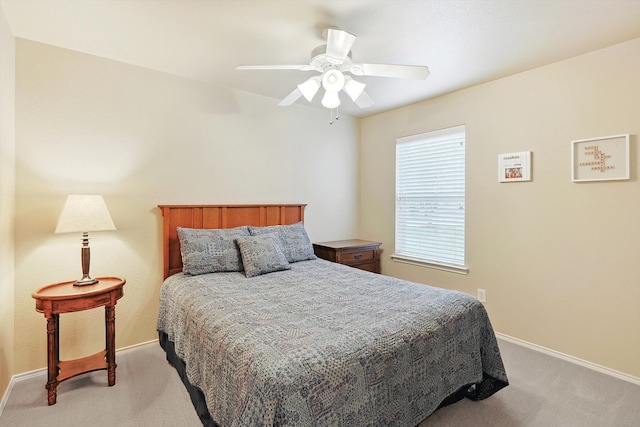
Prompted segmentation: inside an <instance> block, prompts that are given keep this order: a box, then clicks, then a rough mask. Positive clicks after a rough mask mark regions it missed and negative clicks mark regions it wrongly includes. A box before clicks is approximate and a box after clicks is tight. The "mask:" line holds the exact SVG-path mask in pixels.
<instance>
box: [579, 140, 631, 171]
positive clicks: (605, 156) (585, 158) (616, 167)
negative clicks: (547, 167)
mask: <svg viewBox="0 0 640 427" xmlns="http://www.w3.org/2000/svg"><path fill="white" fill-rule="evenodd" d="M621 179H629V134H626V135H614V136H605V137H601V138H590V139H580V140H577V141H572V142H571V180H572V181H573V182H582V181H609V180H621Z"/></svg>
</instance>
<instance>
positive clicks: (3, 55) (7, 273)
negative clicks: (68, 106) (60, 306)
mask: <svg viewBox="0 0 640 427" xmlns="http://www.w3.org/2000/svg"><path fill="white" fill-rule="evenodd" d="M14 40H15V39H14V37H13V34H12V33H11V29H10V28H9V24H8V23H7V20H6V18H5V16H4V12H3V11H2V9H0V254H2V255H0V396H2V395H3V394H4V391H5V390H6V388H7V386H8V384H9V380H10V378H11V374H12V371H13V361H14V354H13V342H14V335H13V316H14V288H13V280H14V243H15V240H14V232H13V230H14V228H13V224H14V212H15V41H14Z"/></svg>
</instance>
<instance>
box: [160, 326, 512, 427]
mask: <svg viewBox="0 0 640 427" xmlns="http://www.w3.org/2000/svg"><path fill="white" fill-rule="evenodd" d="M158 338H159V341H160V346H161V347H162V348H163V349H164V351H165V353H166V354H167V361H168V362H169V363H171V365H173V367H174V368H175V369H176V371H178V375H180V379H182V382H183V383H184V386H185V387H186V389H187V391H188V392H189V396H190V397H191V403H193V407H194V408H195V410H196V413H197V414H198V417H199V418H200V421H202V425H203V426H205V427H221V426H220V424H218V423H216V422H215V421H214V420H213V419H212V418H211V414H209V410H208V409H207V402H206V401H205V398H204V394H203V393H202V390H200V389H199V388H198V387H196V386H194V385H193V384H191V383H190V382H189V379H188V378H187V371H186V364H185V362H184V360H182V359H181V358H180V357H179V356H178V355H177V354H176V352H175V348H174V344H173V342H172V341H171V340H169V337H168V336H167V334H166V333H164V332H162V331H158ZM500 383H502V382H501V381H499V380H496V379H494V378H491V377H490V376H488V375H486V374H485V378H484V380H483V382H482V383H481V384H480V385H474V384H469V385H467V386H463V387H460V389H458V391H457V392H455V393H453V394H451V395H450V396H448V397H447V398H445V399H444V400H443V401H442V402H441V403H440V405H439V406H438V409H440V408H442V407H444V406H448V405H451V404H452V403H455V402H458V401H460V400H462V399H463V398H465V397H468V398H469V399H471V400H482V399H485V398H487V397H489V396H490V395H492V394H493V393H495V392H496V391H498V390H499V389H501V388H502V387H504V386H505V385H506V384H504V385H502V384H500ZM436 410H437V409H436Z"/></svg>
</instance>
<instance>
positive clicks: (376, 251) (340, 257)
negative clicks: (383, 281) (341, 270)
mask: <svg viewBox="0 0 640 427" xmlns="http://www.w3.org/2000/svg"><path fill="white" fill-rule="evenodd" d="M380 245H382V243H380V242H372V241H369V240H360V239H350V240H337V241H334V242H322V243H314V244H313V251H314V252H315V254H316V256H317V257H319V258H322V259H326V260H327V261H333V262H337V263H338V264H344V265H348V266H351V267H355V268H359V269H360V270H367V271H372V272H374V273H380Z"/></svg>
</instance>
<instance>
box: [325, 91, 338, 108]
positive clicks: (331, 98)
mask: <svg viewBox="0 0 640 427" xmlns="http://www.w3.org/2000/svg"><path fill="white" fill-rule="evenodd" d="M322 105H323V106H324V107H325V108H338V106H339V105H340V97H339V96H338V92H331V91H325V93H324V97H323V98H322Z"/></svg>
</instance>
